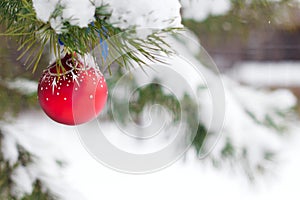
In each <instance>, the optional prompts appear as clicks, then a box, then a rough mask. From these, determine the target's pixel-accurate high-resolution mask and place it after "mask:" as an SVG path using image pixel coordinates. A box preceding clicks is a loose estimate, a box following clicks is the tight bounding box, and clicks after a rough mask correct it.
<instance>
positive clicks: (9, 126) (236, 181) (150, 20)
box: [1, 0, 300, 200]
mask: <svg viewBox="0 0 300 200" xmlns="http://www.w3.org/2000/svg"><path fill="white" fill-rule="evenodd" d="M33 2H34V5H35V8H36V11H37V16H38V17H39V18H40V19H41V20H42V21H44V22H47V21H49V22H50V23H51V25H52V28H54V29H55V30H56V31H57V32H58V33H59V32H60V31H62V30H63V29H62V28H63V27H62V22H64V21H65V20H69V22H70V23H71V24H74V25H78V26H80V27H85V26H87V24H89V23H90V22H92V21H93V12H94V11H95V6H97V5H100V4H101V3H108V4H109V5H110V8H109V9H110V10H111V11H112V18H111V22H112V23H116V26H119V27H121V28H128V27H132V26H138V27H156V28H165V27H178V26H181V16H180V14H179V13H180V12H179V9H180V3H181V5H182V6H183V17H184V18H194V19H196V20H199V21H201V20H204V19H206V18H207V17H208V16H209V15H222V14H224V13H226V12H227V11H228V10H229V9H230V1H227V0H211V1H206V0H205V1H204V0H182V1H180V2H179V1H176V0H168V1H163V2H162V1H159V0H156V1H151V2H149V1H144V0H143V1H142V0H139V1H138V2H137V1H132V0H127V1H121V0H119V1H118V0H113V1H100V0H99V1H98V0H95V1H88V0H80V1H77V4H76V3H70V2H72V1H71V0H63V1H57V0H50V1H47V0H43V1H33ZM57 3H60V4H62V5H64V6H66V9H64V11H63V13H62V15H61V16H56V17H55V18H52V17H51V12H52V11H53V10H54V8H55V6H57ZM79 3H80V6H79ZM162 4H163V5H162ZM46 8H47V9H46ZM83 8H85V9H83ZM83 10H84V12H82V11H83ZM74 16H76V17H74ZM193 39H195V38H193ZM181 51H182V54H184V55H186V58H187V59H189V60H193V59H195V58H194V56H193V54H194V53H195V52H196V51H199V49H198V50H197V49H194V48H190V46H188V44H186V46H185V47H183V48H181ZM188 55H189V56H188ZM194 62H197V61H194ZM199 66H200V67H202V68H203V70H204V71H205V67H204V66H202V64H201V63H199ZM270 66H272V68H270ZM174 67H175V68H178V69H180V68H181V69H182V67H183V66H182V65H176V64H174ZM299 67H300V64H299V63H297V62H293V63H290V62H282V63H278V62H276V63H267V64H266V63H261V62H245V63H237V64H236V65H235V66H234V68H232V69H231V70H230V71H228V72H226V74H223V75H222V80H223V83H224V91H225V95H226V110H227V112H226V121H225V124H224V129H223V131H222V135H221V139H220V140H219V142H218V143H217V145H216V146H215V148H214V150H213V151H212V152H211V154H210V156H209V157H208V158H205V159H203V160H200V161H199V159H197V158H196V155H195V153H194V152H193V151H189V152H188V153H187V156H186V157H184V158H182V159H181V160H179V161H177V162H176V163H175V164H173V165H171V166H170V167H167V168H165V169H163V170H161V171H158V172H155V173H151V174H143V175H131V174H126V173H125V174H124V173H120V172H116V171H114V170H112V169H110V168H107V167H106V166H103V165H102V164H100V163H99V162H97V161H96V160H95V159H94V158H93V157H92V156H91V155H90V154H89V153H88V152H87V150H86V149H85V148H84V147H83V145H82V144H81V141H80V139H79V137H78V135H77V132H76V128H74V127H67V126H62V125H58V124H57V123H55V122H52V121H51V120H49V119H48V118H47V117H46V116H45V114H44V113H43V112H42V111H26V112H23V113H21V114H20V115H19V116H18V117H17V118H13V119H11V122H10V123H7V122H1V129H2V131H3V134H4V140H3V144H2V152H3V154H4V156H5V157H4V158H5V159H6V160H9V162H10V164H11V165H13V164H14V163H15V162H16V160H17V158H18V151H17V147H16V144H22V146H23V147H24V148H25V149H26V150H27V151H29V152H30V153H32V154H33V155H35V161H36V162H34V163H32V164H31V165H30V166H28V167H26V168H25V167H22V166H19V167H18V168H17V170H15V172H14V174H13V176H12V177H13V181H14V182H15V184H16V185H15V187H14V190H15V194H17V195H18V196H19V197H22V195H23V194H24V193H30V192H31V191H32V183H33V181H34V180H35V179H36V178H39V179H40V180H42V182H43V183H45V186H46V187H47V188H48V189H50V190H51V191H52V192H54V193H55V194H57V195H58V196H59V197H61V198H62V199H67V200H71V199H72V200H77V199H78V200H85V199H87V200H98V199H121V198H123V199H194V198H209V199H221V198H222V199H223V198H225V199H232V200H233V199H249V200H250V199H255V200H256V199H264V200H265V199H283V198H287V199H297V198H299V197H300V195H299V191H298V187H297V185H298V183H299V178H300V173H299V170H298V169H299V167H300V158H299V156H298V152H299V151H300V145H299V144H300V136H299V135H298V133H299V130H300V126H299V122H298V123H297V121H296V119H295V116H294V115H292V117H291V118H287V119H286V118H281V117H280V116H278V115H277V114H276V112H277V111H280V112H283V113H286V112H289V111H290V109H291V108H292V107H294V106H296V104H297V99H296V97H295V96H294V95H293V94H292V93H291V92H290V91H288V90H285V89H280V90H275V91H267V90H265V88H266V87H269V86H276V87H278V86H284V87H287V86H289V87H297V86H299V84H300V82H299V78H298V77H299V75H300V72H299ZM207 73H208V74H209V72H207ZM206 77H210V80H209V81H211V82H213V81H214V80H215V79H216V78H217V77H216V76H215V75H208V76H206ZM238 82H241V83H243V84H248V85H250V86H251V87H248V86H242V85H241V84H240V83H238ZM7 84H8V87H10V88H17V89H19V90H22V91H23V92H25V93H32V92H34V91H35V88H36V83H34V82H28V81H25V80H18V81H14V82H8V83H7ZM21 86H22V87H21ZM200 95H201V97H202V98H203V99H202V101H201V103H202V108H203V109H202V110H201V112H202V115H204V116H206V114H207V115H209V113H210V110H209V109H205V108H206V107H209V105H210V100H209V99H207V98H208V97H207V94H206V93H203V94H200ZM245 110H247V111H251V113H252V114H253V115H254V116H255V117H256V119H257V120H258V121H260V122H261V123H263V122H264V119H265V116H269V115H270V116H273V117H274V119H273V120H274V121H275V122H276V123H278V124H279V125H284V126H287V127H288V129H287V130H286V131H285V135H284V137H283V136H282V135H280V134H278V130H274V128H272V127H267V126H263V125H262V124H259V123H254V122H253V120H252V119H251V117H250V116H249V115H247V114H246V112H245ZM288 114H289V113H288ZM203 123H204V124H205V123H206V121H205V119H203ZM228 138H230V139H231V140H232V141H231V142H232V144H233V145H234V147H235V148H236V149H237V153H236V155H235V156H236V160H235V162H233V163H227V165H225V166H224V167H221V168H215V167H213V166H212V164H211V162H209V161H207V160H209V159H221V158H220V151H221V150H222V148H223V147H224V145H225V143H226V141H227V139H228ZM245 147H246V148H247V149H248V153H249V157H248V158H249V163H248V165H247V167H249V168H251V169H252V168H255V167H257V165H258V164H261V162H266V161H264V160H263V156H264V155H263V154H261V152H262V151H270V150H271V151H274V152H276V158H277V159H276V162H275V163H273V162H270V163H268V162H266V163H263V164H264V166H266V167H267V172H266V174H264V175H258V177H257V178H256V179H255V183H254V184H253V183H251V182H249V180H248V179H247V177H246V175H245V174H243V173H244V172H243V170H241V168H243V167H245V166H243V164H242V162H239V158H240V155H241V154H242V153H243V152H242V149H243V148H245ZM58 161H62V164H61V165H58V164H57V162H58Z"/></svg>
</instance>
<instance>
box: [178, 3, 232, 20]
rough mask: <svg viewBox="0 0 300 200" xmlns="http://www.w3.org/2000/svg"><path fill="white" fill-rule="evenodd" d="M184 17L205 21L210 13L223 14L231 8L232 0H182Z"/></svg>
mask: <svg viewBox="0 0 300 200" xmlns="http://www.w3.org/2000/svg"><path fill="white" fill-rule="evenodd" d="M181 4H182V7H183V16H182V17H183V18H186V19H194V20H196V21H203V20H205V19H206V18H207V17H208V16H209V15H223V14H225V13H226V12H228V11H229V10H230V8H231V3H230V0H209V1H207V0H181Z"/></svg>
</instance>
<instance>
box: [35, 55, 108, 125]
mask: <svg viewBox="0 0 300 200" xmlns="http://www.w3.org/2000/svg"><path fill="white" fill-rule="evenodd" d="M61 63H62V66H63V67H64V70H63V69H62V67H60V66H59V65H58V64H56V62H55V63H53V64H52V65H50V67H48V68H47V69H46V70H45V71H44V72H43V74H42V77H41V79H40V81H39V85H38V99H39V103H40V105H41V107H42V109H43V110H44V112H45V113H46V114H47V115H48V116H49V117H50V118H51V119H53V120H54V121H56V122H58V123H62V124H65V125H78V124H82V123H85V122H88V121H91V120H93V119H95V118H96V117H97V116H98V114H99V113H100V112H101V110H102V109H103V108H104V106H105V103H106V100H107V94H108V91H107V85H106V82H105V79H104V77H103V75H102V73H101V72H100V70H99V69H98V67H96V66H89V65H92V64H84V63H85V62H84V61H83V60H82V59H78V58H77V57H76V56H75V58H74V57H73V58H72V57H71V55H66V56H65V57H64V58H62V59H61Z"/></svg>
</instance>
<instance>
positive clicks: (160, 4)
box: [33, 0, 182, 33]
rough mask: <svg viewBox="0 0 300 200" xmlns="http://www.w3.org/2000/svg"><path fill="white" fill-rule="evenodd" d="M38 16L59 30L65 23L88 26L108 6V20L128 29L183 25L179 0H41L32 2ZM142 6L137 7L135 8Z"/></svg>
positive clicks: (62, 29)
mask: <svg viewBox="0 0 300 200" xmlns="http://www.w3.org/2000/svg"><path fill="white" fill-rule="evenodd" d="M33 5H34V8H35V10H36V14H37V18H38V19H40V20H41V21H43V22H45V23H46V22H48V21H49V22H50V24H51V27H52V28H53V29H54V30H56V32H57V33H62V32H63V31H66V30H64V26H63V23H64V22H70V24H72V25H76V26H79V27H87V26H88V24H90V23H91V22H92V21H94V20H95V19H94V15H95V9H96V7H97V6H100V5H108V11H109V12H111V17H110V18H109V22H110V23H112V24H113V25H114V26H116V27H120V28H123V29H127V28H134V27H138V28H157V29H163V28H169V27H181V26H182V25H181V16H180V7H181V5H180V3H179V1H178V0H164V1H160V0H154V1H147V0H139V1H135V0H105V1H104V0H103V1H102V0H93V1H90V0H62V1H58V0H42V1H36V0H34V1H33ZM58 5H60V6H62V7H63V9H62V14H61V15H59V16H52V13H53V11H54V9H55V8H56V6H58ZM137 7H138V8H139V9H136V8H137Z"/></svg>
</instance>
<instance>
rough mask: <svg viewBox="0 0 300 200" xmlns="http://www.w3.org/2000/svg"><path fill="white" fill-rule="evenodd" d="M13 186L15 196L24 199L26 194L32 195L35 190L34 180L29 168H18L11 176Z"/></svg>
mask: <svg viewBox="0 0 300 200" xmlns="http://www.w3.org/2000/svg"><path fill="white" fill-rule="evenodd" d="M11 178H12V181H13V183H14V186H13V195H14V196H16V197H17V198H22V197H23V196H24V194H31V193H32V190H33V182H34V179H33V178H32V177H30V174H29V173H28V170H27V168H25V167H23V166H18V167H17V168H16V169H15V170H14V171H13V173H12V175H11Z"/></svg>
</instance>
